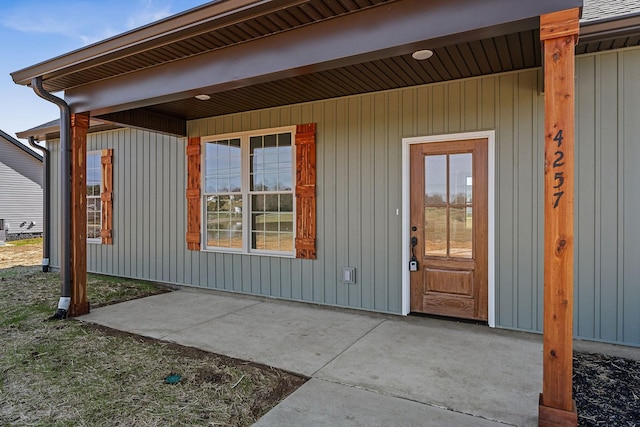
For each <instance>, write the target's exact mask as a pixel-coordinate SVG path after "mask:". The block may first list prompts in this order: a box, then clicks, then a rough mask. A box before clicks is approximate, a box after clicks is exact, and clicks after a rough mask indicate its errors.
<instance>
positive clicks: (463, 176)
mask: <svg viewBox="0 0 640 427" xmlns="http://www.w3.org/2000/svg"><path fill="white" fill-rule="evenodd" d="M472 170H473V155H472V154H471V153H462V154H451V155H450V156H449V203H451V204H455V205H464V204H466V203H471V184H472V177H471V175H472Z"/></svg>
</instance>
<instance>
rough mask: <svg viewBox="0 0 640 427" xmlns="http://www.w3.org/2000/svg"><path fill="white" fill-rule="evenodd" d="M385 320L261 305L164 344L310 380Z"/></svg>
mask: <svg viewBox="0 0 640 427" xmlns="http://www.w3.org/2000/svg"><path fill="white" fill-rule="evenodd" d="M383 321H384V320H383V319H381V318H376V317H370V316H366V315H364V314H363V315H360V314H351V313H345V312H340V311H334V310H327V309H322V308H316V307H304V306H300V305H291V304H284V303H278V302H261V303H258V304H254V305H251V306H249V307H245V308H244V309H242V310H240V311H236V312H234V313H230V314H228V315H226V316H221V317H218V318H216V319H214V320H211V321H209V322H203V323H200V324H198V325H196V326H193V327H190V328H185V329H182V330H180V331H176V332H175V333H172V334H169V335H167V336H165V337H164V339H166V340H169V341H173V342H176V343H178V344H182V345H187V346H194V347H198V348H201V349H203V350H207V351H211V352H214V353H221V354H225V355H227V356H231V357H235V358H238V359H243V360H249V361H252V362H257V363H262V364H265V365H269V366H273V367H276V368H280V369H285V370H288V371H292V372H296V373H299V374H302V375H306V376H311V375H313V374H314V373H315V372H316V371H317V370H319V369H320V368H322V367H323V366H325V365H326V364H327V363H329V362H330V361H331V360H333V359H334V358H335V357H336V356H338V355H339V354H340V353H342V352H343V351H344V350H346V349H347V348H348V347H349V346H351V345H352V344H353V343H354V342H356V341H357V340H358V339H360V337H361V336H363V335H365V334H366V333H368V332H369V331H371V330H372V329H373V328H375V327H376V326H378V325H379V324H380V323H381V322H383Z"/></svg>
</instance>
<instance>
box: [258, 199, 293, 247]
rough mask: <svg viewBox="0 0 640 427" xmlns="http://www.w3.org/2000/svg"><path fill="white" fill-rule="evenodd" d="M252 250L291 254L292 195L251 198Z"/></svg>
mask: <svg viewBox="0 0 640 427" xmlns="http://www.w3.org/2000/svg"><path fill="white" fill-rule="evenodd" d="M251 208H252V211H251V247H252V249H259V250H267V251H281V252H293V195H292V194H257V195H253V196H251Z"/></svg>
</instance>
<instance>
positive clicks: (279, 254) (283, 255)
mask: <svg viewBox="0 0 640 427" xmlns="http://www.w3.org/2000/svg"><path fill="white" fill-rule="evenodd" d="M200 252H211V253H216V254H228V255H249V256H260V257H272V258H290V259H296V254H295V253H282V252H242V251H225V250H221V249H212V248H206V249H201V250H200Z"/></svg>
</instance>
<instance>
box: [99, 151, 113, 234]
mask: <svg viewBox="0 0 640 427" xmlns="http://www.w3.org/2000/svg"><path fill="white" fill-rule="evenodd" d="M100 163H101V164H102V191H101V192H100V199H101V200H102V229H101V230H100V237H101V238H102V244H104V245H112V244H113V149H112V148H110V149H108V150H102V153H101V156H100Z"/></svg>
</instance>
